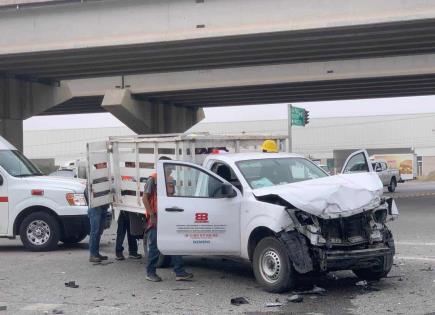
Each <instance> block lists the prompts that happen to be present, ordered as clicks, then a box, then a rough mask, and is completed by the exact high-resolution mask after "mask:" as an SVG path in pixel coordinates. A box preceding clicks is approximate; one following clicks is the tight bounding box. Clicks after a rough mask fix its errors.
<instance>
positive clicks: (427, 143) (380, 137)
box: [24, 113, 435, 175]
mask: <svg viewBox="0 0 435 315" xmlns="http://www.w3.org/2000/svg"><path fill="white" fill-rule="evenodd" d="M188 132H191V133H194V132H209V133H212V134H241V133H246V134H273V135H287V120H285V119H283V120H263V121H236V122H203V123H201V122H200V123H198V124H197V125H195V126H193V127H192V128H191V129H189V131H188ZM132 134H133V132H132V131H131V130H129V129H128V128H126V127H115V128H96V129H69V130H42V131H37V130H36V131H35V130H32V131H25V132H24V153H25V154H26V155H27V156H28V157H30V158H39V159H40V158H55V159H56V164H58V165H60V164H62V163H65V162H67V161H70V160H74V159H77V158H84V157H85V152H86V142H89V141H97V140H102V139H105V138H107V137H108V136H118V135H132ZM360 148H367V149H370V153H372V154H375V153H377V154H387V153H388V154H391V153H414V154H416V155H417V162H418V165H419V169H418V171H419V175H428V174H429V173H430V172H432V171H435V113H427V114H408V115H388V116H364V117H333V118H312V119H310V124H309V125H307V126H306V127H293V151H294V152H296V153H300V154H303V155H306V156H309V157H311V158H312V159H317V160H319V161H320V162H321V163H322V164H328V166H329V167H330V168H334V167H335V168H339V167H340V163H341V159H342V156H343V155H344V154H345V153H346V152H348V151H350V150H357V149H360Z"/></svg>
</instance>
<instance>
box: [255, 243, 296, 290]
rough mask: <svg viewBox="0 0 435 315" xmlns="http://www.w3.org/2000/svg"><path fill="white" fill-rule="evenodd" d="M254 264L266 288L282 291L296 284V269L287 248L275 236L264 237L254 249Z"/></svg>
mask: <svg viewBox="0 0 435 315" xmlns="http://www.w3.org/2000/svg"><path fill="white" fill-rule="evenodd" d="M252 266H253V269H254V275H255V278H256V279H257V282H258V283H260V284H261V286H262V287H263V288H264V290H266V291H268V292H273V293H280V292H284V291H288V290H290V289H292V288H293V287H294V285H295V273H296V272H295V270H294V268H293V265H292V262H291V260H290V257H289V255H288V253H287V249H286V247H285V246H284V244H282V243H281V242H280V241H279V240H278V239H276V238H275V237H273V236H269V237H266V238H264V239H262V240H261V241H260V242H259V243H258V245H257V247H255V250H254V256H253V259H252Z"/></svg>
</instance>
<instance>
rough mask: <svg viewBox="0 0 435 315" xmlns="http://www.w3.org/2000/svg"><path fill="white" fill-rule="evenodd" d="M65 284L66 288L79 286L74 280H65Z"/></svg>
mask: <svg viewBox="0 0 435 315" xmlns="http://www.w3.org/2000/svg"><path fill="white" fill-rule="evenodd" d="M65 286H66V287H67V288H73V289H76V288H78V287H79V285H78V284H76V282H75V281H69V282H65Z"/></svg>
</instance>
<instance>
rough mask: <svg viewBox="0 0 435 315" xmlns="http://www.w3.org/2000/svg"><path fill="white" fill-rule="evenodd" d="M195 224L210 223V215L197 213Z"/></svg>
mask: <svg viewBox="0 0 435 315" xmlns="http://www.w3.org/2000/svg"><path fill="white" fill-rule="evenodd" d="M195 223H208V213H205V212H202V213H201V212H198V213H195Z"/></svg>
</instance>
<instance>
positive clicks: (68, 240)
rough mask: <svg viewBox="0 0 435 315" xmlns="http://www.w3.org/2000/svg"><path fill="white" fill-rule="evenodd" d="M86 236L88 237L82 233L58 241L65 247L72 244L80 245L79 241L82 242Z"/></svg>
mask: <svg viewBox="0 0 435 315" xmlns="http://www.w3.org/2000/svg"><path fill="white" fill-rule="evenodd" d="M86 236H88V233H82V234H79V235H70V236H63V237H61V239H60V241H61V242H62V243H64V244H66V245H73V244H77V243H80V242H81V241H83V240H84V239H85V238H86Z"/></svg>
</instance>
